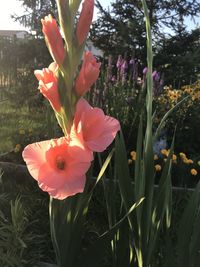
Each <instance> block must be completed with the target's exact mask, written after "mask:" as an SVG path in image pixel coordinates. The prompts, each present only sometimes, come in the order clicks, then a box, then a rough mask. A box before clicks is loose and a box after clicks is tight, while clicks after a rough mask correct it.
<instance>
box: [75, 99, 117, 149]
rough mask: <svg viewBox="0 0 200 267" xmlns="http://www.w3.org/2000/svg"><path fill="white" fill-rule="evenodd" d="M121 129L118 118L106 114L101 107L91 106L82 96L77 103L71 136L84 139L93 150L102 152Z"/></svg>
mask: <svg viewBox="0 0 200 267" xmlns="http://www.w3.org/2000/svg"><path fill="white" fill-rule="evenodd" d="M119 129H120V124H119V122H118V120H116V119H114V118H112V117H109V116H106V115H105V114H104V112H103V111H102V110H101V109H100V108H93V107H91V106H90V105H89V104H88V102H87V101H86V100H84V99H83V98H81V99H80V100H79V101H78V103H77V105H76V112H75V117H74V123H73V126H72V129H71V138H72V140H73V139H76V138H78V139H79V140H82V143H83V145H84V146H86V147H87V148H89V149H90V150H91V151H96V152H102V151H103V150H105V149H106V148H107V147H108V146H109V145H110V144H111V143H112V141H113V139H114V138H115V136H116V133H117V132H118V131H119Z"/></svg>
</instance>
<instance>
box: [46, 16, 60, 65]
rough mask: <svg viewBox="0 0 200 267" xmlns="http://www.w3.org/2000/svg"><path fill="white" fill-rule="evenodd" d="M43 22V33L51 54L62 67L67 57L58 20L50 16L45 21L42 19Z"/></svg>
mask: <svg viewBox="0 0 200 267" xmlns="http://www.w3.org/2000/svg"><path fill="white" fill-rule="evenodd" d="M41 22H42V31H43V33H44V36H45V40H46V43H47V46H48V48H49V52H50V53H51V56H52V58H53V59H54V61H56V62H57V63H58V64H59V65H60V64H61V63H62V62H63V60H64V57H65V49H64V45H63V40H62V36H61V34H60V31H59V28H58V26H57V24H56V20H55V19H53V18H52V16H51V15H48V16H46V17H45V18H44V19H42V20H41Z"/></svg>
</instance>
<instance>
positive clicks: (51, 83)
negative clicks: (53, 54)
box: [34, 62, 61, 112]
mask: <svg viewBox="0 0 200 267" xmlns="http://www.w3.org/2000/svg"><path fill="white" fill-rule="evenodd" d="M57 68H58V65H57V64H56V63H55V62H53V63H51V64H50V65H49V67H48V68H44V69H43V70H35V71H34V74H35V76H36V78H37V79H38V81H39V87H38V89H39V90H40V92H41V93H42V94H43V95H44V96H45V97H46V98H47V99H48V100H49V102H50V103H51V105H52V107H53V108H54V110H56V111H57V112H59V111H60V108H61V104H60V97H59V93H58V82H57V78H56V71H57Z"/></svg>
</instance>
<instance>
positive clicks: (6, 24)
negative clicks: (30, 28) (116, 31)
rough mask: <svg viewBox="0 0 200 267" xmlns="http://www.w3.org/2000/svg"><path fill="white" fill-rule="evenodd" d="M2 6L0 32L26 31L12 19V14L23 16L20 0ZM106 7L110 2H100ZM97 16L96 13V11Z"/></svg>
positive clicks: (101, 0) (104, 0)
mask: <svg viewBox="0 0 200 267" xmlns="http://www.w3.org/2000/svg"><path fill="white" fill-rule="evenodd" d="M2 2H3V3H1V5H0V30H22V29H24V27H23V26H21V25H20V24H19V23H17V22H14V21H13V19H11V15H12V14H17V15H21V14H23V8H22V6H21V2H20V1H19V0H6V1H2ZM100 2H101V4H102V5H103V6H104V7H107V6H108V5H109V3H110V0H100ZM95 16H96V11H95Z"/></svg>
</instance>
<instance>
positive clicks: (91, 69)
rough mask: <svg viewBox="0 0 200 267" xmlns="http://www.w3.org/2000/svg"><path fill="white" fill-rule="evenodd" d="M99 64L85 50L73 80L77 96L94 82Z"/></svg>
mask: <svg viewBox="0 0 200 267" xmlns="http://www.w3.org/2000/svg"><path fill="white" fill-rule="evenodd" d="M100 65H101V64H100V63H97V61H96V58H95V57H94V56H93V55H92V53H91V52H85V54H84V59H83V64H82V67H81V70H80V73H79V75H78V77H77V79H76V82H75V90H76V93H77V95H78V96H82V95H83V94H85V93H86V92H87V91H88V90H89V89H90V87H91V86H92V85H93V84H94V83H95V81H96V80H97V78H98V76H99V68H100Z"/></svg>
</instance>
